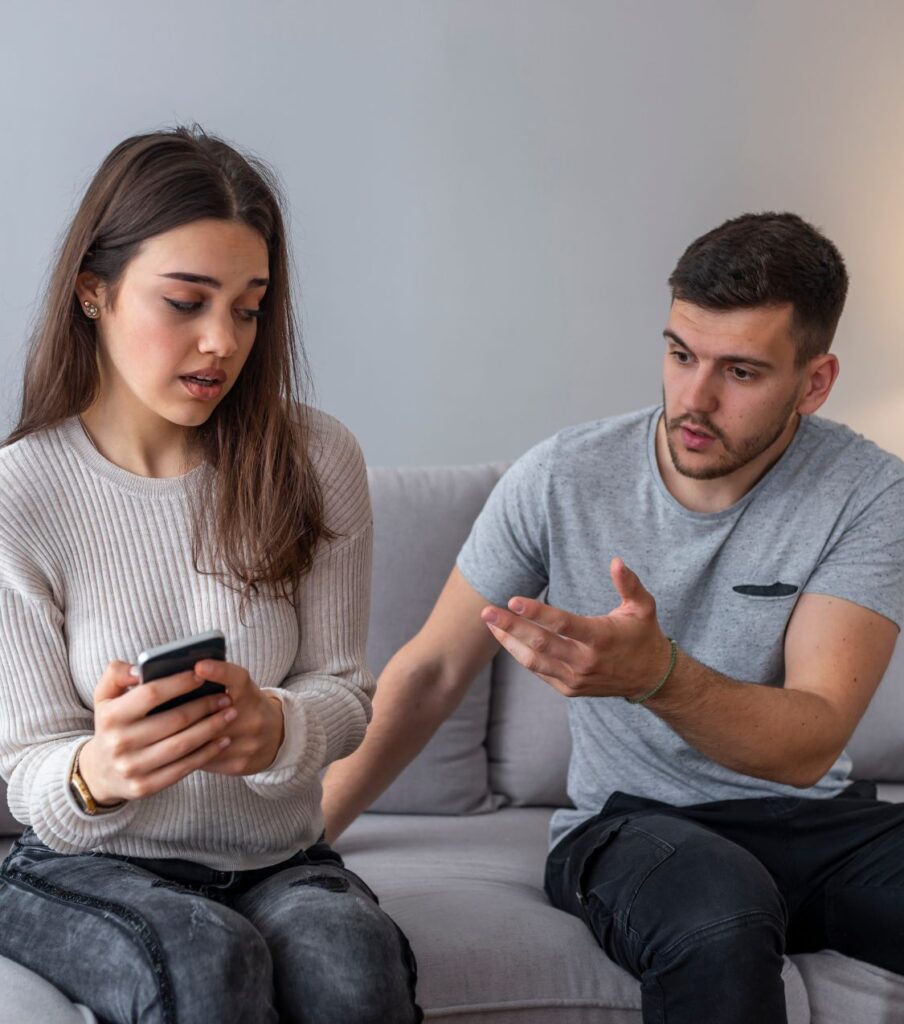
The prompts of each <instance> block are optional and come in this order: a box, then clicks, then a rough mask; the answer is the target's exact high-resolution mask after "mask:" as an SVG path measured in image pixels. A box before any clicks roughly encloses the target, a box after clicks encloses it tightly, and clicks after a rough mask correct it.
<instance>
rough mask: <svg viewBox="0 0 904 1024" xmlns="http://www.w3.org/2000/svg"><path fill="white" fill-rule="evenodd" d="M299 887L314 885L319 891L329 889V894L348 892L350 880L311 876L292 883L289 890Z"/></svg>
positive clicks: (330, 876) (327, 876) (336, 877)
mask: <svg viewBox="0 0 904 1024" xmlns="http://www.w3.org/2000/svg"><path fill="white" fill-rule="evenodd" d="M299 885H313V886H314V887H315V888H317V889H327V890H328V891H329V892H348V879H347V878H342V877H341V876H340V875H309V876H308V877H307V878H299V879H297V880H296V881H294V882H292V883H290V885H289V888H290V889H294V888H295V887H296V886H299Z"/></svg>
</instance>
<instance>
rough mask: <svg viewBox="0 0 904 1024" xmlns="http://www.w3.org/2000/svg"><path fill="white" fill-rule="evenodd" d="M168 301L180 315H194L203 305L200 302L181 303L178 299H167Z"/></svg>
mask: <svg viewBox="0 0 904 1024" xmlns="http://www.w3.org/2000/svg"><path fill="white" fill-rule="evenodd" d="M164 297H165V296H164ZM166 301H167V302H168V303H169V304H170V305H171V306H172V307H173V309H177V310H178V311H179V312H180V313H194V312H195V310H198V309H200V308H201V305H202V304H201V303H200V302H180V301H179V300H178V299H166Z"/></svg>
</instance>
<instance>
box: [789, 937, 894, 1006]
mask: <svg viewBox="0 0 904 1024" xmlns="http://www.w3.org/2000/svg"><path fill="white" fill-rule="evenodd" d="M793 960H794V964H795V966H796V967H797V969H798V970H799V971H800V973H801V976H802V977H803V979H804V984H805V985H806V986H807V992H808V994H809V998H810V1014H811V1020H812V1024H854V1022H856V1024H893V1022H894V1021H900V1020H904V978H902V977H901V976H900V975H897V974H892V973H891V971H884V970H882V968H881V967H874V966H873V965H872V964H865V963H861V961H859V960H852V959H851V958H850V957H848V956H842V954H841V953H836V952H835V951H834V950H831V949H827V950H823V951H822V952H821V953H806V954H802V955H800V956H795V957H793Z"/></svg>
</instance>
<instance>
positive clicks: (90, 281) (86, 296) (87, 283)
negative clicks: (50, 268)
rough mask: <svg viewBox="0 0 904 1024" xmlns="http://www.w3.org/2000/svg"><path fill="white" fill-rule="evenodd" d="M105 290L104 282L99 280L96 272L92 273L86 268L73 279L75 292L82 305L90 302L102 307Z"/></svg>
mask: <svg viewBox="0 0 904 1024" xmlns="http://www.w3.org/2000/svg"><path fill="white" fill-rule="evenodd" d="M105 291H106V288H105V287H104V282H103V281H101V279H100V278H99V277H98V276H97V274H92V273H90V272H89V271H87V270H86V271H83V272H82V273H81V274H79V275H78V277H77V278H76V279H75V294H76V295H77V296H78V301H79V303H80V304H81V305H82V306H84V305H85V303H86V302H90V303H93V304H94V305H95V306H97V307H98V308H99V309H102V308H103V305H104V293H105Z"/></svg>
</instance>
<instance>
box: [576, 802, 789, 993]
mask: <svg viewBox="0 0 904 1024" xmlns="http://www.w3.org/2000/svg"><path fill="white" fill-rule="evenodd" d="M600 839H601V845H599V846H598V847H597V848H595V849H591V850H589V851H588V852H587V856H586V857H585V859H584V861H583V863H582V865H581V872H580V876H579V877H578V879H577V882H578V891H579V893H580V899H581V902H582V904H583V908H584V915H585V917H586V919H587V922H588V924H589V925H590V927H591V928H592V930H593V932H594V934H595V935H596V937H597V940H598V941H599V942H600V944H601V945H602V946H603V948H604V949H605V950H606V951H607V953H609V955H610V956H611V957H612V958H613V959H615V960H616V962H618V963H621V964H622V966H626V967H629V969H631V970H633V971H634V972H635V973H640V972H641V971H642V970H643V969H644V968H645V966H648V965H649V964H650V963H652V962H653V960H654V959H658V958H660V957H668V956H669V955H670V954H671V953H674V952H675V951H676V950H678V949H679V948H680V947H681V946H682V944H685V945H688V946H691V945H693V944H694V943H702V942H704V941H705V942H714V943H722V944H731V943H732V942H734V941H736V940H735V936H736V935H738V934H740V933H745V932H746V933H748V934H751V933H758V934H761V935H762V936H763V941H764V942H765V943H767V944H768V945H770V946H774V944H775V942H776V941H777V942H778V943H779V944H781V943H782V941H783V936H784V927H785V908H784V903H783V900H782V898H781V895H780V894H779V892H778V890H777V888H776V886H775V883H774V882H773V880H772V878H771V876H770V875H769V873H768V872H767V871H766V869H765V868H764V867H763V866H762V864H760V862H759V861H758V860H757V859H756V858H755V857H754V856H753V855H752V854H750V853H748V852H747V851H746V850H744V849H743V848H742V847H740V846H738V845H737V844H735V843H732V842H730V841H729V840H726V839H723V838H722V837H720V836H718V835H716V834H715V833H712V832H710V831H709V830H707V829H703V828H701V827H700V826H698V825H695V824H694V823H692V822H687V821H685V820H683V819H681V818H678V817H675V816H671V815H658V814H654V815H646V816H643V817H639V818H634V819H628V820H623V821H621V822H619V823H617V824H616V827H615V829H614V832H605V831H604V833H603V834H602V835H601V837H600ZM738 941H743V940H738Z"/></svg>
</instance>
